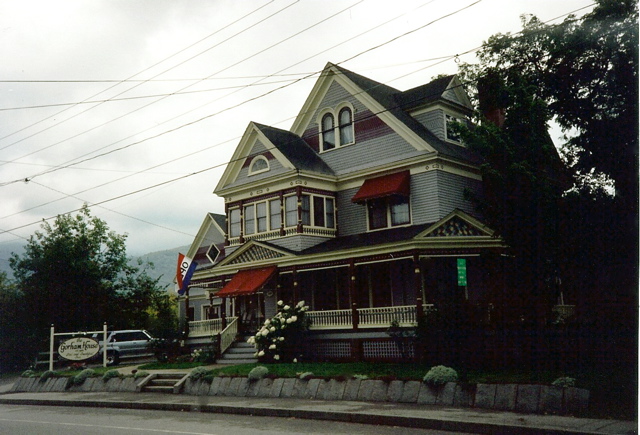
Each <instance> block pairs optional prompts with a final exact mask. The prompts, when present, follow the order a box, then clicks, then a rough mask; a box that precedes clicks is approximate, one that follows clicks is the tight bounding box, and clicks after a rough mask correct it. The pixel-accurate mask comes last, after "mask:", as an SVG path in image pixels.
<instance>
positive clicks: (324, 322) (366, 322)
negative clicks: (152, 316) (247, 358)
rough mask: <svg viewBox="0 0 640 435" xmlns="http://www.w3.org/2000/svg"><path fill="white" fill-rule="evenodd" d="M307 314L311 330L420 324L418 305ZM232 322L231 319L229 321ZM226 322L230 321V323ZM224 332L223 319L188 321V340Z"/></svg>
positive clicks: (431, 305) (430, 305)
mask: <svg viewBox="0 0 640 435" xmlns="http://www.w3.org/2000/svg"><path fill="white" fill-rule="evenodd" d="M423 308H424V310H425V312H428V311H430V310H432V309H434V307H433V304H426V305H424V306H423ZM353 311H354V310H325V311H307V312H306V316H307V317H308V318H309V319H311V325H310V327H309V329H311V330H353V329H361V328H362V329H365V328H388V327H389V326H390V325H391V323H392V322H394V321H395V322H397V323H398V326H401V327H411V326H415V325H416V324H417V322H418V320H417V317H416V305H403V306H397V307H376V308H357V309H356V310H355V313H354V312H353ZM230 319H231V318H230ZM230 319H227V320H230ZM220 332H222V319H210V320H198V321H191V322H189V337H190V338H196V337H206V336H209V337H211V336H213V335H214V334H218V333H220Z"/></svg>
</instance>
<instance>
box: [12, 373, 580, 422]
mask: <svg viewBox="0 0 640 435" xmlns="http://www.w3.org/2000/svg"><path fill="white" fill-rule="evenodd" d="M140 382H142V379H137V380H136V379H133V378H130V377H127V378H113V379H109V380H108V381H106V382H105V381H103V380H102V378H88V379H87V380H86V381H85V382H84V384H82V385H79V386H77V385H74V386H72V387H71V388H69V389H67V388H66V385H67V378H50V379H47V380H46V381H45V382H40V379H39V378H20V379H19V381H18V382H16V383H15V385H14V386H13V389H12V390H11V392H64V391H75V392H79V391H86V392H104V391H107V392H135V391H136V386H137V385H138V383H140ZM182 393H183V394H189V395H198V396H239V397H263V398H268V397H271V398H297V399H316V400H352V401H365V402H396V403H415V404H419V405H444V406H456V407H475V408H484V409H497V410H504V411H514V412H521V413H533V414H535V413H540V414H543V413H544V414H571V415H579V414H582V413H584V412H585V411H586V410H587V408H588V404H589V391H588V390H585V389H581V388H573V387H570V388H560V387H553V386H547V385H524V384H478V385H465V384H458V383H454V382H450V383H447V384H445V385H444V386H442V387H441V388H437V389H436V388H433V387H430V386H428V385H426V384H425V383H423V382H420V381H390V382H385V381H382V380H373V379H365V380H361V379H349V380H347V381H337V380H335V379H330V380H324V379H310V380H301V379H297V378H276V379H270V378H265V379H261V380H258V381H254V382H250V381H249V379H248V378H246V377H216V378H213V381H212V382H211V384H209V383H208V382H204V381H197V382H194V381H191V380H189V381H187V382H186V383H185V384H184V389H183V391H182ZM141 394H144V393H141Z"/></svg>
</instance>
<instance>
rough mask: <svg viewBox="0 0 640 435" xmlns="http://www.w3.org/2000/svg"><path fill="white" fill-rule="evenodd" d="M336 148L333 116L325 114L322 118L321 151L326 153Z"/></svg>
mask: <svg viewBox="0 0 640 435" xmlns="http://www.w3.org/2000/svg"><path fill="white" fill-rule="evenodd" d="M335 147H336V132H335V129H334V120H333V114H331V113H327V114H325V115H324V116H323V117H322V151H328V150H331V149H334V148H335Z"/></svg>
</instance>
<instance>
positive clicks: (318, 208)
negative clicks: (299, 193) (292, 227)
mask: <svg viewBox="0 0 640 435" xmlns="http://www.w3.org/2000/svg"><path fill="white" fill-rule="evenodd" d="M313 225H315V226H316V227H324V198H323V197H321V196H314V197H313Z"/></svg>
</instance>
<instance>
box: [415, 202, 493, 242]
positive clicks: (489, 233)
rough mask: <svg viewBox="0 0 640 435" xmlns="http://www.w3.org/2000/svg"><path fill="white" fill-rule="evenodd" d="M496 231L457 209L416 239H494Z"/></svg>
mask: <svg viewBox="0 0 640 435" xmlns="http://www.w3.org/2000/svg"><path fill="white" fill-rule="evenodd" d="M493 236H494V231H493V230H491V229H489V228H488V227H486V226H485V225H484V224H482V222H480V221H479V220H477V219H476V218H474V217H472V216H470V215H468V214H467V213H465V212H463V211H462V210H459V209H456V210H454V211H452V212H451V213H449V214H448V215H447V216H445V217H444V218H442V219H441V220H439V221H438V222H436V223H435V224H433V225H431V226H429V227H428V228H426V229H425V230H424V231H422V232H421V233H420V234H419V235H418V236H417V237H416V238H418V239H431V238H453V237H485V238H486V237H493Z"/></svg>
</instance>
